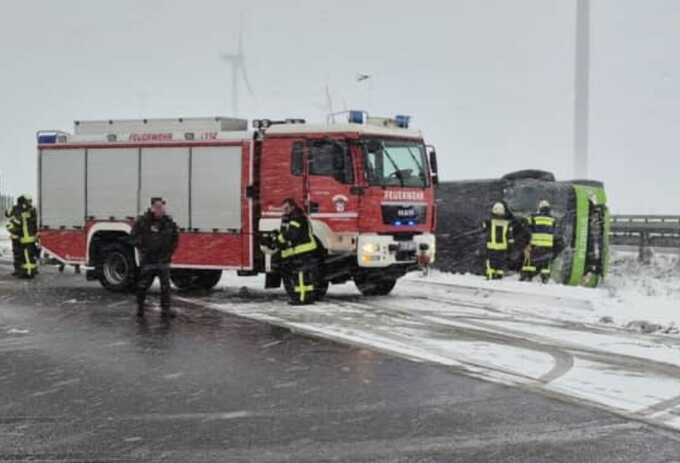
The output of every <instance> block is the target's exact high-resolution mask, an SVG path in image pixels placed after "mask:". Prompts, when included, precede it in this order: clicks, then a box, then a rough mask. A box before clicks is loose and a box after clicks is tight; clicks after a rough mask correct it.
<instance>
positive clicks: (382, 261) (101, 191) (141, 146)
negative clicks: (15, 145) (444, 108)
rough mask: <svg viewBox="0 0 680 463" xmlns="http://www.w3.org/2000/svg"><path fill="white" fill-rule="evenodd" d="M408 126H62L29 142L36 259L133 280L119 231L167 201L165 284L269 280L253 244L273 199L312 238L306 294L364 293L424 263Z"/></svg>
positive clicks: (427, 185)
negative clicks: (38, 246) (174, 230)
mask: <svg viewBox="0 0 680 463" xmlns="http://www.w3.org/2000/svg"><path fill="white" fill-rule="evenodd" d="M408 123H409V118H408V117H405V116H397V117H395V118H370V117H368V116H367V115H366V114H365V113H363V112H358V111H351V112H349V117H348V119H347V122H343V123H339V124H319V125H314V124H307V123H305V122H304V121H303V120H300V119H288V120H285V121H271V120H266V119H264V120H255V121H253V130H252V131H249V130H247V126H246V124H247V121H245V120H240V119H229V118H219V117H218V118H195V119H157V120H125V121H81V122H76V125H75V130H74V133H73V134H70V133H66V132H59V131H42V132H39V133H38V159H39V162H38V164H39V182H38V184H39V213H40V228H41V230H40V235H41V242H42V246H43V248H44V250H45V251H46V252H47V253H49V255H50V256H52V257H54V258H56V259H57V260H59V261H61V262H63V263H66V264H78V265H82V266H85V267H86V268H87V269H88V272H87V275H88V277H89V278H91V279H98V280H99V281H101V283H102V284H103V285H104V286H105V287H106V288H108V289H111V290H116V291H123V290H127V289H129V288H130V287H132V286H133V285H134V280H135V275H136V263H137V260H136V258H135V253H134V249H133V248H132V246H131V243H130V240H129V232H130V229H131V224H132V222H133V220H134V218H135V217H136V216H137V215H139V214H141V213H143V212H144V211H145V210H146V208H147V205H148V199H149V198H150V197H151V196H162V197H164V198H167V199H168V206H169V211H170V213H171V214H172V215H173V217H174V218H175V220H176V221H177V223H178V225H179V227H180V231H181V233H180V242H179V247H178V250H177V252H176V253H175V255H174V256H173V262H172V270H171V275H172V280H173V283H174V284H175V285H176V286H177V287H178V288H180V289H190V288H192V287H202V288H210V287H212V286H214V285H215V284H216V283H217V282H218V281H219V277H220V275H221V272H222V270H236V271H238V272H239V274H240V275H243V276H248V275H256V274H259V273H266V274H267V286H268V287H277V286H279V285H280V275H279V273H278V270H277V265H276V264H277V258H276V255H273V254H272V252H271V251H270V250H269V249H268V248H267V246H265V243H266V242H267V241H268V240H265V239H264V238H265V237H266V236H267V235H268V234H271V233H272V232H274V231H275V230H278V228H279V226H280V223H281V215H282V207H281V206H282V202H283V200H284V199H286V198H293V199H294V200H295V201H296V202H297V203H298V204H299V205H300V206H301V207H302V208H303V209H304V210H305V212H306V213H307V215H308V217H309V219H310V223H311V224H312V229H313V232H314V236H315V238H316V240H317V242H318V243H319V255H320V257H321V259H319V260H318V261H319V262H320V268H319V272H318V274H319V275H320V276H319V278H320V281H319V282H318V284H317V287H318V289H317V292H318V295H319V296H322V295H323V294H324V293H325V291H326V289H327V288H328V285H329V284H331V283H332V284H340V283H344V282H347V281H349V280H353V281H354V282H355V283H356V285H357V287H358V289H359V290H360V291H361V292H362V293H363V294H365V295H380V294H387V293H389V292H390V291H391V290H392V288H393V287H394V285H395V282H396V280H397V279H398V278H399V277H401V276H402V275H404V274H405V273H406V272H408V271H410V270H414V269H417V268H419V267H422V266H427V265H429V264H431V263H432V262H433V261H434V258H435V238H434V228H435V220H436V213H435V210H434V208H435V205H434V185H435V184H436V182H437V176H436V155H435V153H434V149H432V148H430V147H427V146H426V145H425V143H424V141H423V138H422V135H421V133H420V132H419V131H417V130H412V129H410V128H409V127H408Z"/></svg>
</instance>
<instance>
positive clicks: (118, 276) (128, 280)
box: [98, 243, 135, 292]
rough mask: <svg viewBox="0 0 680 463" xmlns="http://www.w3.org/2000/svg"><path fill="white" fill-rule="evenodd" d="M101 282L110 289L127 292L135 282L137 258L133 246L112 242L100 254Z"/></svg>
mask: <svg viewBox="0 0 680 463" xmlns="http://www.w3.org/2000/svg"><path fill="white" fill-rule="evenodd" d="M99 256H100V258H99V272H98V273H99V282H100V283H101V284H102V286H103V287H104V288H106V289H108V290H109V291H114V292H126V291H129V290H130V289H131V288H133V287H134V284H135V260H134V255H133V253H132V248H130V247H129V246H126V245H124V244H122V243H112V244H109V245H107V246H105V247H104V248H102V250H101V252H100V254H99Z"/></svg>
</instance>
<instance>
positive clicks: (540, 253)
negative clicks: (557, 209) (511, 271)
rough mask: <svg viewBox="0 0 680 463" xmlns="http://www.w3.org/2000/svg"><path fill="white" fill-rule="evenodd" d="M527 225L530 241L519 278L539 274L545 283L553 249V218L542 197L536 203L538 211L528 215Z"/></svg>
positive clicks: (530, 277) (548, 276)
mask: <svg viewBox="0 0 680 463" xmlns="http://www.w3.org/2000/svg"><path fill="white" fill-rule="evenodd" d="M528 227H529V230H530V232H531V241H530V243H529V246H527V248H526V250H525V252H524V265H523V266H522V272H521V277H520V279H521V280H523V281H531V280H533V278H534V277H535V276H536V275H539V274H540V276H541V281H542V282H543V283H547V282H548V281H549V280H550V267H551V265H552V261H553V256H554V250H555V218H554V217H553V216H552V213H551V210H550V203H549V202H548V201H546V200H545V199H543V200H541V201H540V202H539V203H538V211H537V212H536V213H534V214H532V215H531V216H530V217H529V219H528Z"/></svg>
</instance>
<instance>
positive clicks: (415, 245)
mask: <svg viewBox="0 0 680 463" xmlns="http://www.w3.org/2000/svg"><path fill="white" fill-rule="evenodd" d="M434 259H435V237H434V235H433V234H432V233H423V234H421V235H415V236H414V237H413V239H412V240H408V241H401V240H399V241H397V240H395V239H394V237H393V236H390V235H376V234H370V235H369V234H366V235H359V239H358V240H357V261H358V264H359V267H370V268H379V267H389V266H390V265H394V264H407V263H417V264H420V265H429V264H432V263H433V262H434Z"/></svg>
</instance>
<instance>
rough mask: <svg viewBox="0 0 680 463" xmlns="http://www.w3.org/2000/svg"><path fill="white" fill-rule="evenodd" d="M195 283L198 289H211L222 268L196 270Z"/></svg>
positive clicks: (217, 280) (215, 283)
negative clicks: (196, 277)
mask: <svg viewBox="0 0 680 463" xmlns="http://www.w3.org/2000/svg"><path fill="white" fill-rule="evenodd" d="M196 272H197V273H198V279H197V280H196V284H197V285H198V287H199V288H200V289H213V288H214V287H215V286H216V285H217V283H219V282H220V279H221V278H222V270H197V271H196Z"/></svg>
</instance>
